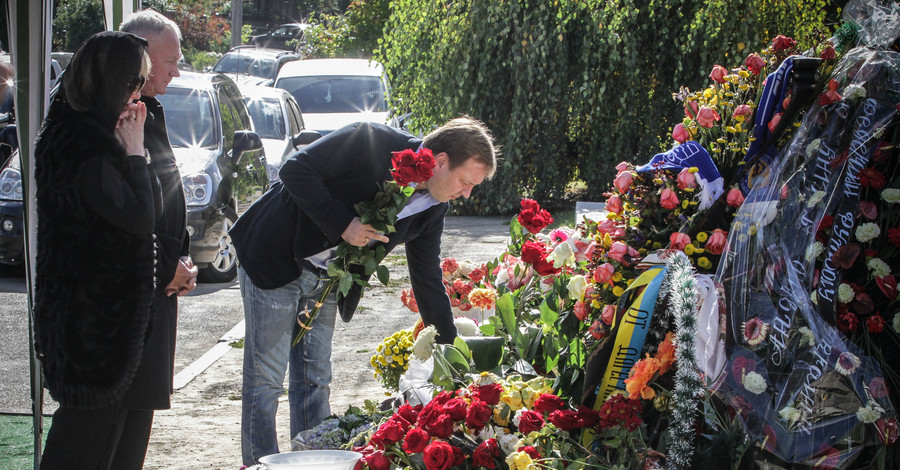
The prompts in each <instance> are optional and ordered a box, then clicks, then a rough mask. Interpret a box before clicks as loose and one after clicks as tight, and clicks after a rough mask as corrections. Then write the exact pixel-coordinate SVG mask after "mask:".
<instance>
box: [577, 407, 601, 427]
mask: <svg viewBox="0 0 900 470" xmlns="http://www.w3.org/2000/svg"><path fill="white" fill-rule="evenodd" d="M578 419H580V420H581V422H582V423H584V427H586V428H592V427H594V426H596V425H597V424H599V423H600V412H599V411H597V410H595V409H593V408H589V407H587V406H584V405H579V406H578Z"/></svg>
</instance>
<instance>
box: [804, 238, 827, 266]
mask: <svg viewBox="0 0 900 470" xmlns="http://www.w3.org/2000/svg"><path fill="white" fill-rule="evenodd" d="M823 251H825V245H823V244H822V242H815V243H813V244H812V245H809V246H808V247H806V261H812V260H814V259H816V258H818V257H819V255H821V254H822V252H823Z"/></svg>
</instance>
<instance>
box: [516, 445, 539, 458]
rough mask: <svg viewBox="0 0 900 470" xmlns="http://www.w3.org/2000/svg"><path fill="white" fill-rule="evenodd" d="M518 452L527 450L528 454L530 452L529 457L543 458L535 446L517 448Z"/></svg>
mask: <svg viewBox="0 0 900 470" xmlns="http://www.w3.org/2000/svg"><path fill="white" fill-rule="evenodd" d="M516 452H525V453H526V454H528V456H529V457H531V460H537V459H540V458H542V457H541V453H540V452H538V450H537V449H535V448H534V447H533V446H522V447H519V448H518V449H516Z"/></svg>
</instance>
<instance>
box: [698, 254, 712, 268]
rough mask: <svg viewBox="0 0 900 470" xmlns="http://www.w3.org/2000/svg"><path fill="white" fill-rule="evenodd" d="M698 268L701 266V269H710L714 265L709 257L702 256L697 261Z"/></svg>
mask: <svg viewBox="0 0 900 470" xmlns="http://www.w3.org/2000/svg"><path fill="white" fill-rule="evenodd" d="M697 266H699V267H700V268H701V269H709V268H711V267H712V263H711V262H710V261H709V259H708V258H707V257H705V256H701V257H700V258H698V259H697Z"/></svg>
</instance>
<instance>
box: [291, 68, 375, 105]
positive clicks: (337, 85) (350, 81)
mask: <svg viewBox="0 0 900 470" xmlns="http://www.w3.org/2000/svg"><path fill="white" fill-rule="evenodd" d="M278 88H283V89H285V90H287V91H288V92H290V93H291V94H292V95H294V98H296V99H297V104H299V105H300V111H302V112H303V113H363V112H382V113H383V112H387V101H386V100H385V96H384V86H383V84H382V82H381V79H380V78H378V77H365V76H359V77H347V76H343V77H323V76H320V77H285V78H283V79H281V80H279V81H278Z"/></svg>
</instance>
